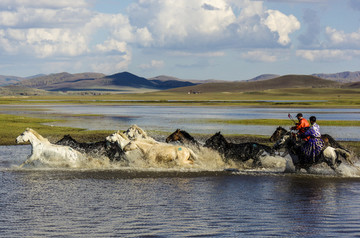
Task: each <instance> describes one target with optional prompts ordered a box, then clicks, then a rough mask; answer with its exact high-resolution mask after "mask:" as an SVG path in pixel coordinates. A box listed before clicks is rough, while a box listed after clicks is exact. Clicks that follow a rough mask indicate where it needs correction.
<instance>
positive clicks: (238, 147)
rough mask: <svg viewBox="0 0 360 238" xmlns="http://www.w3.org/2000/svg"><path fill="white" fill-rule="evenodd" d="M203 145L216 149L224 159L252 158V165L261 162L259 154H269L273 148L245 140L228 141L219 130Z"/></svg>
mask: <svg viewBox="0 0 360 238" xmlns="http://www.w3.org/2000/svg"><path fill="white" fill-rule="evenodd" d="M204 146H205V147H208V148H212V149H214V150H217V151H218V152H219V153H220V154H222V155H223V156H224V159H225V161H228V160H233V161H247V160H249V159H253V160H254V162H253V164H254V165H258V164H261V161H260V156H261V155H262V154H263V153H264V152H266V153H269V154H270V155H273V154H274V151H273V149H271V148H270V147H269V146H266V145H262V144H259V143H256V142H246V143H241V144H234V143H229V142H227V140H226V139H225V137H224V136H223V135H221V133H220V132H217V133H216V134H215V135H213V136H212V137H210V138H209V139H208V140H206V142H205V145H204Z"/></svg>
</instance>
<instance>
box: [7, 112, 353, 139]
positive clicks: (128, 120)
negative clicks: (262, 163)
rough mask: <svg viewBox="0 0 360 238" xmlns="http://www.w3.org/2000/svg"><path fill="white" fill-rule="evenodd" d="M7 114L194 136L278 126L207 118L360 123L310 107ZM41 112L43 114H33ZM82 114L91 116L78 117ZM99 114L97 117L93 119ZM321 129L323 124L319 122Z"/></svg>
mask: <svg viewBox="0 0 360 238" xmlns="http://www.w3.org/2000/svg"><path fill="white" fill-rule="evenodd" d="M0 109H2V110H4V111H5V112H7V113H14V114H28V115H32V116H38V117H46V118H60V119H65V120H66V121H65V122H56V123H51V124H53V125H57V126H69V127H78V128H85V129H89V130H118V129H121V130H124V129H127V128H128V127H129V126H130V125H132V124H137V125H139V126H140V127H141V128H143V129H145V130H158V131H164V132H173V131H174V130H176V129H177V128H180V129H182V130H186V131H188V132H189V133H190V134H192V133H202V134H215V133H216V132H218V131H221V132H222V133H223V134H256V135H267V136H270V135H271V134H272V133H273V132H274V131H275V129H276V126H261V125H255V126H254V125H231V124H218V123H207V122H206V121H205V122H204V121H201V120H206V119H229V120H238V119H288V113H291V114H292V115H293V116H295V115H296V113H297V112H302V113H303V114H304V116H305V117H306V118H309V117H310V116H311V115H316V116H317V118H318V121H321V120H355V121H359V120H360V109H318V108H316V109H308V108H297V109H294V108H246V107H234V106H232V107H213V106H211V107H206V106H203V107H199V106H194V107H193V106H186V107H183V106H149V105H147V106H142V105H130V106H129V105H19V106H14V105H12V106H11V110H8V111H6V110H7V109H10V107H9V106H6V105H3V106H0ZM34 109H40V110H42V111H31V110H34ZM76 114H83V115H89V116H81V117H79V116H76ZM90 115H97V116H90ZM320 126H321V123H320ZM321 132H322V133H324V134H325V133H327V134H330V135H332V136H333V137H334V138H336V139H338V140H356V141H360V133H359V127H325V126H324V127H322V126H321Z"/></svg>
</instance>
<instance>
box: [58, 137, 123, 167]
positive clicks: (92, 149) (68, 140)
mask: <svg viewBox="0 0 360 238" xmlns="http://www.w3.org/2000/svg"><path fill="white" fill-rule="evenodd" d="M55 144H57V145H66V146H70V147H71V148H73V149H75V150H77V151H79V152H81V153H85V154H87V155H89V156H92V157H103V156H105V157H107V158H109V160H110V161H121V160H123V159H124V152H123V151H122V150H121V149H120V148H119V146H117V145H116V144H115V143H111V142H108V141H106V140H104V141H98V142H95V143H79V142H77V141H76V140H75V139H74V138H72V137H71V136H70V135H64V137H63V138H62V139H61V140H59V141H58V142H56V143H55Z"/></svg>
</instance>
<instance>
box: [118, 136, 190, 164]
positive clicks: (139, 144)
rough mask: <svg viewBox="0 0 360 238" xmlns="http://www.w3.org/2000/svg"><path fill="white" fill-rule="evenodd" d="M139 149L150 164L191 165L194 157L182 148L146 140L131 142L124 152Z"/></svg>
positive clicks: (188, 150)
mask: <svg viewBox="0 0 360 238" xmlns="http://www.w3.org/2000/svg"><path fill="white" fill-rule="evenodd" d="M136 149H139V150H140V151H141V152H142V153H143V155H144V156H145V158H146V159H148V161H149V162H150V163H158V162H175V163H177V164H178V165H190V164H193V161H194V159H196V155H195V154H194V152H193V151H192V150H191V149H189V148H186V147H184V146H175V145H169V144H165V143H156V144H154V143H149V142H148V141H147V140H142V139H138V140H133V141H130V143H128V144H127V145H126V146H125V147H124V151H132V150H136Z"/></svg>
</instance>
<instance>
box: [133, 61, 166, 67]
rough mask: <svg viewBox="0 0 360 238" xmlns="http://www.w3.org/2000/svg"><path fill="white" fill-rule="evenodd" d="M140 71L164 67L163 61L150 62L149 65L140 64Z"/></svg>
mask: <svg viewBox="0 0 360 238" xmlns="http://www.w3.org/2000/svg"><path fill="white" fill-rule="evenodd" d="M139 67H140V68H141V69H160V68H162V67H164V61H162V60H151V62H150V63H149V64H142V65H140V66H139Z"/></svg>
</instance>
